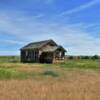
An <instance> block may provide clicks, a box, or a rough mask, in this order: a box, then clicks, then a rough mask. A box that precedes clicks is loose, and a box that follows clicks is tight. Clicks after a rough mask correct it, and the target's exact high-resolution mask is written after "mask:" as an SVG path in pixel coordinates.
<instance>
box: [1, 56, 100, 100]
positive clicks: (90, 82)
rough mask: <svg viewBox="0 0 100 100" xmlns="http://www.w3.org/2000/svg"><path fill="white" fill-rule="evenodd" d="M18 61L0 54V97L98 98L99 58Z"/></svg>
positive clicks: (32, 99) (11, 99)
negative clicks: (46, 62) (27, 62)
mask: <svg viewBox="0 0 100 100" xmlns="http://www.w3.org/2000/svg"><path fill="white" fill-rule="evenodd" d="M19 61H20V59H19V57H0V100H100V60H79V59H73V60H68V59H66V60H65V63H61V64H22V63H20V62H19Z"/></svg>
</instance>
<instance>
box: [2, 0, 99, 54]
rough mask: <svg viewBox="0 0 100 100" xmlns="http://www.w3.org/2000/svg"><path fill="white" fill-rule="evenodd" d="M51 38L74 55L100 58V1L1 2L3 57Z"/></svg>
mask: <svg viewBox="0 0 100 100" xmlns="http://www.w3.org/2000/svg"><path fill="white" fill-rule="evenodd" d="M47 39H54V40H55V41H56V42H57V43H58V44H60V45H63V46H64V47H65V48H66V49H67V51H68V54H70V55H95V54H98V55H100V0H0V55H19V49H20V48H21V47H22V46H24V45H25V44H27V43H29V42H34V41H39V40H47Z"/></svg>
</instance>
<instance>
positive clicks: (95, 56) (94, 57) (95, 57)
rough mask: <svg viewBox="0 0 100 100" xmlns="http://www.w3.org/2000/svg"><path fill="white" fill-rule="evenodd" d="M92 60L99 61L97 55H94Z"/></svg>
mask: <svg viewBox="0 0 100 100" xmlns="http://www.w3.org/2000/svg"><path fill="white" fill-rule="evenodd" d="M91 58H92V59H93V60H95V59H99V56H98V55H94V56H92V57H91Z"/></svg>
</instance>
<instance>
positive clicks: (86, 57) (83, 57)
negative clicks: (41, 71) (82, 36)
mask: <svg viewBox="0 0 100 100" xmlns="http://www.w3.org/2000/svg"><path fill="white" fill-rule="evenodd" d="M81 59H90V57H89V56H81Z"/></svg>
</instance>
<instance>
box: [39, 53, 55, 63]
mask: <svg viewBox="0 0 100 100" xmlns="http://www.w3.org/2000/svg"><path fill="white" fill-rule="evenodd" d="M52 61H53V53H52V52H43V53H42V54H41V55H40V63H52Z"/></svg>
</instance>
